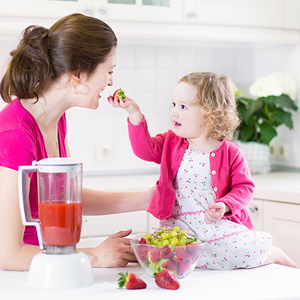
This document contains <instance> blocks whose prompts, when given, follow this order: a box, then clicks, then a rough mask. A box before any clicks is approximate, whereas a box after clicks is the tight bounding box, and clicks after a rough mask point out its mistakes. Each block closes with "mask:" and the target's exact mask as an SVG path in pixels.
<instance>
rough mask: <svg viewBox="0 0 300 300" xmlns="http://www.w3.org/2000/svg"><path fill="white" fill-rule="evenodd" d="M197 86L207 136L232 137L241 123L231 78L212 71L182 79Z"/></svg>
mask: <svg viewBox="0 0 300 300" xmlns="http://www.w3.org/2000/svg"><path fill="white" fill-rule="evenodd" d="M179 82H186V83H189V84H191V85H193V86H195V87H196V89H197V101H196V103H193V104H194V105H199V108H200V115H199V117H200V118H201V124H202V126H203V128H204V130H205V134H206V136H207V137H210V138H212V139H214V140H217V141H222V140H223V139H224V138H228V139H231V138H232V136H233V134H234V132H235V130H236V128H237V126H238V125H239V123H240V120H239V118H238V114H237V109H236V100H235V95H234V91H233V84H232V82H231V80H230V79H229V78H228V77H227V76H225V75H223V74H216V73H212V72H194V73H191V74H188V75H186V76H184V77H183V78H181V79H180V81H179Z"/></svg>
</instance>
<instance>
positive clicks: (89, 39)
mask: <svg viewBox="0 0 300 300" xmlns="http://www.w3.org/2000/svg"><path fill="white" fill-rule="evenodd" d="M116 47H117V38H116V36H115V34H114V32H113V31H112V29H111V28H110V27H109V26H108V25H107V24H105V23H104V22H102V21H100V20H98V19H95V18H92V17H87V16H84V15H81V14H73V15H70V16H66V17H64V18H62V19H61V20H59V21H57V22H56V23H55V24H54V25H53V26H52V27H51V28H50V29H46V28H43V27H40V26H30V27H28V28H27V29H25V31H24V33H23V39H22V40H21V41H20V43H19V45H18V47H17V48H16V49H15V50H14V51H12V52H11V56H12V58H11V61H10V63H9V65H8V68H7V71H6V73H5V74H4V76H3V78H2V80H1V85H0V95H1V97H2V99H3V100H4V101H5V102H7V103H8V104H7V105H6V106H5V108H4V109H3V110H2V111H1V112H0V149H1V150H0V182H1V186H0V228H1V230H0V245H1V247H0V268H2V269H6V270H28V269H29V266H30V263H31V260H32V258H33V257H34V255H36V254H37V253H38V252H39V251H40V249H39V247H38V241H37V237H36V232H35V230H34V229H33V227H26V228H25V227H24V225H23V224H22V221H21V217H20V209H19V204H18V192H17V191H18V176H17V174H18V172H17V170H18V166H20V165H31V163H32V161H33V160H36V161H39V160H41V159H43V158H46V157H59V156H61V157H66V156H70V151H69V148H68V143H67V139H66V119H65V112H66V111H67V110H68V109H69V108H71V107H75V106H77V107H85V108H91V109H96V108H97V107H98V105H99V99H100V98H101V92H102V91H103V90H104V89H105V88H106V86H111V85H112V84H113V77H112V74H113V69H114V67H115V65H116ZM152 194H153V189H150V190H149V191H147V192H137V193H107V192H101V191H95V190H90V189H83V194H82V201H83V214H85V215H96V214H111V213H119V212H128V211H132V210H145V209H146V208H147V207H148V204H149V203H150V200H151V197H152ZM29 195H30V205H31V211H32V215H33V217H37V216H38V209H37V201H38V200H37V184H36V174H33V177H32V179H31V182H30V194H29ZM130 233H131V230H127V231H122V232H118V233H116V234H114V235H111V236H110V237H108V238H107V239H106V240H105V241H104V242H103V243H102V244H100V245H99V246H98V247H96V248H85V249H79V251H82V252H84V253H86V254H87V255H88V257H89V259H90V261H91V265H92V266H93V267H119V266H125V265H126V264H127V263H128V261H131V260H134V259H135V257H134V255H133V253H132V252H131V251H130V245H129V239H128V238H125V237H126V236H127V235H129V234H130Z"/></svg>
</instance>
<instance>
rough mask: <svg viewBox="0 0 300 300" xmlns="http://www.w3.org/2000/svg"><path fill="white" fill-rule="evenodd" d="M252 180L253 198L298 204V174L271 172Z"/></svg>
mask: <svg viewBox="0 0 300 300" xmlns="http://www.w3.org/2000/svg"><path fill="white" fill-rule="evenodd" d="M252 179H253V181H254V183H255V191H254V198H257V199H263V200H274V201H280V202H286V203H296V204H300V173H296V172H271V173H268V174H263V175H253V176H252Z"/></svg>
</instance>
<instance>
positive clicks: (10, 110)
mask: <svg viewBox="0 0 300 300" xmlns="http://www.w3.org/2000/svg"><path fill="white" fill-rule="evenodd" d="M35 125H36V122H35V120H34V118H33V117H32V116H31V114H30V113H29V112H28V111H27V110H26V109H25V108H24V107H23V106H22V105H21V103H20V101H19V99H15V100H13V101H12V102H11V103H9V104H7V105H5V107H4V108H3V109H2V110H1V111H0V132H5V131H10V130H22V129H26V128H31V129H34V128H35Z"/></svg>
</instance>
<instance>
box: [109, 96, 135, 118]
mask: <svg viewBox="0 0 300 300" xmlns="http://www.w3.org/2000/svg"><path fill="white" fill-rule="evenodd" d="M107 100H108V102H109V103H110V104H111V105H112V106H113V107H118V108H123V109H124V110H126V111H127V112H128V113H129V114H134V113H136V112H138V111H140V108H139V106H138V105H137V104H136V103H135V102H134V101H133V100H132V99H131V98H128V97H126V98H125V99H120V100H119V98H118V97H117V96H115V98H113V96H109V97H108V98H107Z"/></svg>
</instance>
